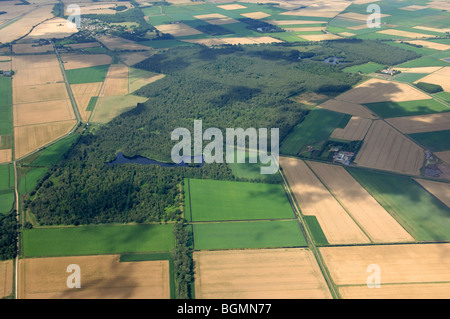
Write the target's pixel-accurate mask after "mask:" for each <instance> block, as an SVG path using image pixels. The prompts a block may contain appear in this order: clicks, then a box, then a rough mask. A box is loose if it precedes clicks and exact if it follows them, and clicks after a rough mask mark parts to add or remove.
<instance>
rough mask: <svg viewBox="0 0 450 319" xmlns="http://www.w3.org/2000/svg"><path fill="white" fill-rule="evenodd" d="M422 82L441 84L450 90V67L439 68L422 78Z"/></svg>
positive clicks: (447, 90)
mask: <svg viewBox="0 0 450 319" xmlns="http://www.w3.org/2000/svg"><path fill="white" fill-rule="evenodd" d="M449 47H450V46H449ZM416 82H419V81H416ZM420 82H425V83H432V84H436V85H440V86H442V88H443V89H444V91H445V92H450V67H444V68H442V69H440V70H437V71H435V72H433V73H431V74H430V75H428V76H426V77H424V78H422V79H420Z"/></svg>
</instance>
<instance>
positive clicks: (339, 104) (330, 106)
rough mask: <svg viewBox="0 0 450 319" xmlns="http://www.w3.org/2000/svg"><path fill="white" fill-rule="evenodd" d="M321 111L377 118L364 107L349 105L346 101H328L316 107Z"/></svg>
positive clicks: (354, 104) (355, 104)
mask: <svg viewBox="0 0 450 319" xmlns="http://www.w3.org/2000/svg"><path fill="white" fill-rule="evenodd" d="M318 107H319V108H322V109H327V110H330V111H334V112H339V113H345V114H350V115H354V116H358V117H363V118H367V119H376V118H378V116H377V115H376V114H374V113H372V111H371V110H369V109H368V108H366V107H365V106H364V105H361V104H358V103H351V102H346V101H340V100H336V99H331V100H328V101H326V102H324V103H322V104H320V105H319V106H318Z"/></svg>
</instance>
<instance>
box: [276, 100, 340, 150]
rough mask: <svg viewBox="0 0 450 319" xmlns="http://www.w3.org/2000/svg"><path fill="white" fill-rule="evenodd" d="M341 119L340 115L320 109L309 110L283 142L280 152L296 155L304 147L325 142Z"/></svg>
mask: <svg viewBox="0 0 450 319" xmlns="http://www.w3.org/2000/svg"><path fill="white" fill-rule="evenodd" d="M343 118H344V114H342V113H336V112H332V111H329V110H325V109H321V108H316V109H313V110H311V111H310V112H309V113H308V115H307V116H306V118H305V119H304V120H303V121H302V122H300V123H299V124H297V125H296V126H295V127H294V128H293V129H292V131H291V132H290V133H289V135H288V136H287V137H286V138H285V139H284V140H283V142H282V143H281V147H280V152H281V153H282V154H289V155H297V154H298V153H299V152H300V151H302V149H303V148H304V147H307V146H308V145H311V146H312V145H314V144H316V143H319V142H323V141H325V140H327V139H328V138H329V137H330V135H331V134H332V133H333V131H334V130H335V129H336V127H337V126H338V124H339V123H340V121H341V120H342V119H343Z"/></svg>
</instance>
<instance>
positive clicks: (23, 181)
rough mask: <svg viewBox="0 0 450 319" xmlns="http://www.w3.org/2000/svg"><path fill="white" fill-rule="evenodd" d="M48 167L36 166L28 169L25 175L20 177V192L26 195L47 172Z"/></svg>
mask: <svg viewBox="0 0 450 319" xmlns="http://www.w3.org/2000/svg"><path fill="white" fill-rule="evenodd" d="M47 171H48V168H47V167H35V168H30V169H26V172H25V175H23V176H22V177H21V178H20V179H19V193H20V194H21V195H25V194H28V193H30V192H31V191H32V190H33V189H34V188H35V187H36V184H37V182H38V181H39V180H40V179H41V178H42V177H44V175H45V173H47Z"/></svg>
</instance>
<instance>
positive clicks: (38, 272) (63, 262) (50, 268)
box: [19, 255, 170, 299]
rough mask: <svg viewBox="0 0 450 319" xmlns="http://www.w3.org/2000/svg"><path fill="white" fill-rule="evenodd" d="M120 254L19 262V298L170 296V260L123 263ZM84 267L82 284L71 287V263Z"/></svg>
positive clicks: (164, 297) (159, 297)
mask: <svg viewBox="0 0 450 319" xmlns="http://www.w3.org/2000/svg"><path fill="white" fill-rule="evenodd" d="M119 258H120V256H119V255H103V256H77V257H54V258H31V259H21V260H20V261H19V268H20V269H19V272H20V275H21V276H20V278H21V280H20V282H19V298H23V299H35V298H39V299H105V298H106V299H168V298H169V297H170V284H169V262H168V261H167V260H162V261H140V262H119ZM72 264H75V265H78V266H79V267H80V275H81V278H80V279H81V280H80V281H81V287H80V288H68V287H67V278H68V277H69V276H70V274H71V273H70V272H69V273H68V272H67V267H68V266H69V265H72Z"/></svg>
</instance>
